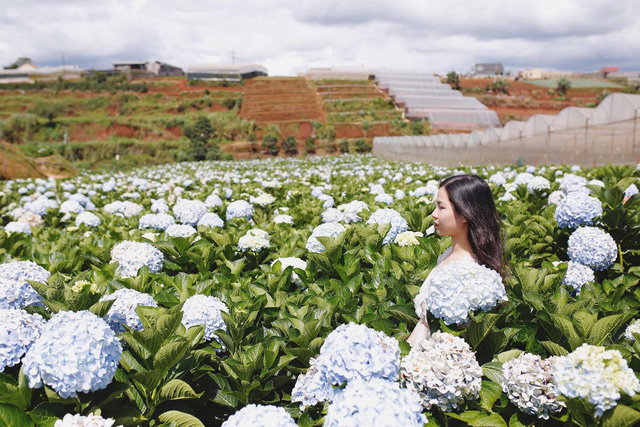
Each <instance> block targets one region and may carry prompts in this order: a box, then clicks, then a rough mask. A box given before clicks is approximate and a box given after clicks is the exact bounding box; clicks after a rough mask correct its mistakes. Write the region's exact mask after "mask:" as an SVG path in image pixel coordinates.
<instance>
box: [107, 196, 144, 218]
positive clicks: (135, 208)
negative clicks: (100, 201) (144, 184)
mask: <svg viewBox="0 0 640 427" xmlns="http://www.w3.org/2000/svg"><path fill="white" fill-rule="evenodd" d="M104 210H105V212H107V213H110V214H112V215H116V216H121V217H125V218H131V217H134V216H138V215H140V213H141V212H142V206H140V205H139V204H137V203H133V202H130V201H128V200H125V201H124V202H123V201H120V200H116V201H115V202H111V203H108V204H106V205H104Z"/></svg>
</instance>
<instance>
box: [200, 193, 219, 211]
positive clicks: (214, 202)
mask: <svg viewBox="0 0 640 427" xmlns="http://www.w3.org/2000/svg"><path fill="white" fill-rule="evenodd" d="M204 204H205V205H206V206H207V207H208V208H217V207H218V206H222V199H221V198H220V196H218V195H217V194H211V195H209V196H208V197H207V198H206V200H205V201H204Z"/></svg>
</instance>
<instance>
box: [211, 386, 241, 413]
mask: <svg viewBox="0 0 640 427" xmlns="http://www.w3.org/2000/svg"><path fill="white" fill-rule="evenodd" d="M213 401H214V402H215V403H218V404H220V405H223V406H228V407H230V408H233V409H236V408H237V407H238V405H239V404H240V402H239V401H238V399H236V398H235V397H234V396H232V395H231V394H230V393H229V392H227V391H222V390H218V393H217V394H216V397H214V398H213Z"/></svg>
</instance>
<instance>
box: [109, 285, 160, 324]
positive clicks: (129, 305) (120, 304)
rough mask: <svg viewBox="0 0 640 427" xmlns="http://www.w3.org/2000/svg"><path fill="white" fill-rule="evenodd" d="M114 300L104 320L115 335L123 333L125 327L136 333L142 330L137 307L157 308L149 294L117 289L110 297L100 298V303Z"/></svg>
mask: <svg viewBox="0 0 640 427" xmlns="http://www.w3.org/2000/svg"><path fill="white" fill-rule="evenodd" d="M111 300H115V301H114V303H113V305H112V306H111V308H110V309H109V312H108V313H107V315H106V316H105V317H104V320H106V321H107V323H109V326H111V329H113V330H114V331H115V332H116V333H120V332H124V331H125V328H124V327H125V325H126V326H127V327H129V328H131V329H135V330H136V331H141V330H142V329H144V327H143V326H142V322H141V321H140V317H139V316H138V313H136V307H138V306H139V305H143V306H148V307H157V306H158V303H156V301H155V300H154V299H153V297H152V296H151V295H149V294H145V293H142V292H138V291H136V290H134V289H126V288H125V289H118V290H117V291H115V292H114V293H112V294H110V295H105V296H103V297H102V298H100V301H111Z"/></svg>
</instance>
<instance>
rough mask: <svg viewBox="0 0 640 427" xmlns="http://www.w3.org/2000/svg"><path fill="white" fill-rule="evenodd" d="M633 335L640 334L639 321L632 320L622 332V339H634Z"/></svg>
mask: <svg viewBox="0 0 640 427" xmlns="http://www.w3.org/2000/svg"><path fill="white" fill-rule="evenodd" d="M633 334H640V319H636V320H634V321H633V322H632V323H631V324H630V325H629V326H627V329H626V330H625V331H624V337H625V338H626V339H628V340H632V339H634V337H633Z"/></svg>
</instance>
